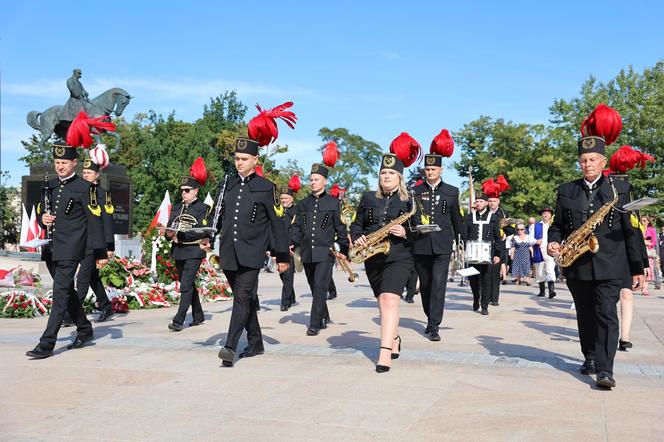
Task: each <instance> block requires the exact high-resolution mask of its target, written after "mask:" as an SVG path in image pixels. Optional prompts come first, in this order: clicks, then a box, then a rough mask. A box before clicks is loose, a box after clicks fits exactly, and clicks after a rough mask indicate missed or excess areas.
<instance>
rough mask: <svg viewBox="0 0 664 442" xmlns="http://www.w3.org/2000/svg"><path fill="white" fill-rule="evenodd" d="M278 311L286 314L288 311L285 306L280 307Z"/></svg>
mask: <svg viewBox="0 0 664 442" xmlns="http://www.w3.org/2000/svg"><path fill="white" fill-rule="evenodd" d="M280 310H281V311H282V312H287V311H288V307H286V306H285V305H282V306H281V308H280Z"/></svg>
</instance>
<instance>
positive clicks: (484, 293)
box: [468, 264, 493, 309]
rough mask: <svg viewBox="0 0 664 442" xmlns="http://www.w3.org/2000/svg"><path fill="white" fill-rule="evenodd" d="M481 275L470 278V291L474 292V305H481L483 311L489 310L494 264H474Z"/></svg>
mask: <svg viewBox="0 0 664 442" xmlns="http://www.w3.org/2000/svg"><path fill="white" fill-rule="evenodd" d="M472 267H475V268H476V269H477V270H478V271H479V272H480V274H479V275H473V276H471V277H469V278H468V282H469V283H470V289H471V290H472V292H473V303H475V304H477V303H479V304H480V305H481V306H482V309H488V308H489V299H490V298H491V283H492V280H491V271H492V267H493V264H472Z"/></svg>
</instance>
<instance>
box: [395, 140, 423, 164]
mask: <svg viewBox="0 0 664 442" xmlns="http://www.w3.org/2000/svg"><path fill="white" fill-rule="evenodd" d="M390 152H392V153H393V154H394V155H396V156H397V158H399V159H400V160H401V162H402V163H403V165H404V166H405V167H409V166H410V165H411V164H413V163H414V162H416V161H419V160H420V159H421V158H422V146H420V143H418V142H417V141H415V139H414V138H413V137H411V136H410V135H408V133H407V132H401V134H400V135H399V136H398V137H396V138H395V139H394V140H392V143H390Z"/></svg>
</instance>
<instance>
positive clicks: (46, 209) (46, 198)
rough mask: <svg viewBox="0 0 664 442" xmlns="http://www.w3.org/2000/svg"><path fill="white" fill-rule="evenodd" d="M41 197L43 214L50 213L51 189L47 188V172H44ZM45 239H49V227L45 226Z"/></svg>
mask: <svg viewBox="0 0 664 442" xmlns="http://www.w3.org/2000/svg"><path fill="white" fill-rule="evenodd" d="M42 195H43V197H44V213H51V189H50V187H48V171H46V172H44V187H42ZM46 238H47V239H51V226H46Z"/></svg>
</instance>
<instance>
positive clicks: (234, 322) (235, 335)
mask: <svg viewBox="0 0 664 442" xmlns="http://www.w3.org/2000/svg"><path fill="white" fill-rule="evenodd" d="M259 272H260V269H251V268H249V267H243V266H240V265H238V270H224V275H226V279H227V280H228V283H229V284H230V286H231V290H233V312H232V313H231V323H230V324H229V326H228V337H227V338H226V345H225V347H226V348H230V349H231V350H233V351H235V349H236V348H237V343H238V341H239V340H240V336H242V330H243V329H245V330H247V341H248V342H249V348H251V349H256V350H260V349H263V348H264V347H263V335H262V334H261V326H260V324H259V323H258V315H257V314H256V299H255V297H254V296H255V295H254V290H255V289H256V287H257V286H258V273H259Z"/></svg>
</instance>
